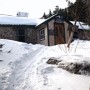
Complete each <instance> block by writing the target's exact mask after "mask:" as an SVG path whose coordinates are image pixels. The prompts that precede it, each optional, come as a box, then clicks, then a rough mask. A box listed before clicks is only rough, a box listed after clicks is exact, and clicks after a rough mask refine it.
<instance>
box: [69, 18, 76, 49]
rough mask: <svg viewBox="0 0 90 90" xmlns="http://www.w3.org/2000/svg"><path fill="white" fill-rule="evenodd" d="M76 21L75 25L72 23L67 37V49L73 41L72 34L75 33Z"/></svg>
mask: <svg viewBox="0 0 90 90" xmlns="http://www.w3.org/2000/svg"><path fill="white" fill-rule="evenodd" d="M76 22H77V21H76V20H75V23H74V26H73V29H72V31H71V34H70V37H69V40H68V43H67V47H68V48H69V47H70V44H71V42H72V40H73V35H74V32H75V31H76Z"/></svg>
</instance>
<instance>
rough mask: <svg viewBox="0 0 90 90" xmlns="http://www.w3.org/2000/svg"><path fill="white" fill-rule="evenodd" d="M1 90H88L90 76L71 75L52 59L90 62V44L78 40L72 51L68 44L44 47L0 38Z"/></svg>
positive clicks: (66, 61) (73, 43)
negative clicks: (48, 61)
mask: <svg viewBox="0 0 90 90" xmlns="http://www.w3.org/2000/svg"><path fill="white" fill-rule="evenodd" d="M0 44H3V47H2V48H0V90H89V89H90V76H88V75H78V74H73V73H70V72H68V71H66V70H64V69H61V68H58V66H57V65H51V64H47V63H46V62H47V60H48V59H50V58H57V59H58V60H62V61H63V62H65V63H68V62H78V63H79V62H83V61H88V62H90V41H81V40H76V41H74V42H72V44H71V46H70V49H68V48H66V45H65V44H62V45H55V46H44V45H39V44H35V45H33V44H27V43H21V42H17V41H12V40H6V39H0Z"/></svg>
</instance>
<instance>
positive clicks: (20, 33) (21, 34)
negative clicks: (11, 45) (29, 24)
mask: <svg viewBox="0 0 90 90" xmlns="http://www.w3.org/2000/svg"><path fill="white" fill-rule="evenodd" d="M18 40H19V41H20V42H25V29H18Z"/></svg>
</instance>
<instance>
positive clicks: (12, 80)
mask: <svg viewBox="0 0 90 90" xmlns="http://www.w3.org/2000/svg"><path fill="white" fill-rule="evenodd" d="M45 49H46V47H40V48H38V49H36V50H34V51H33V52H29V53H27V54H24V55H23V57H21V58H20V59H19V60H16V61H15V62H11V63H9V65H10V72H11V71H12V73H11V74H10V73H9V71H8V72H5V73H4V74H3V75H2V76H3V77H2V78H3V80H2V84H0V85H2V87H1V88H0V90H35V89H34V86H33V85H34V84H33V82H31V81H33V80H35V73H36V64H37V62H38V60H39V59H40V55H41V54H42V53H43V52H44V50H45ZM36 59H37V60H36Z"/></svg>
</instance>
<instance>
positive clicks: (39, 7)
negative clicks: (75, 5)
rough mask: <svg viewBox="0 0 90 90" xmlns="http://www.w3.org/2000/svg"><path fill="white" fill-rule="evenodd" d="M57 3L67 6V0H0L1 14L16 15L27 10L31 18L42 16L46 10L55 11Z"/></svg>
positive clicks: (63, 6) (61, 6) (60, 6)
mask: <svg viewBox="0 0 90 90" xmlns="http://www.w3.org/2000/svg"><path fill="white" fill-rule="evenodd" d="M70 1H73V2H74V1H75V0H70ZM57 5H58V6H59V8H65V7H66V6H67V3H66V0H0V14H9V15H14V16H16V14H17V12H27V13H29V17H31V18H40V17H41V16H42V15H43V13H44V12H46V14H47V13H48V12H49V10H50V9H51V11H53V10H54V8H55V6H57Z"/></svg>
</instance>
